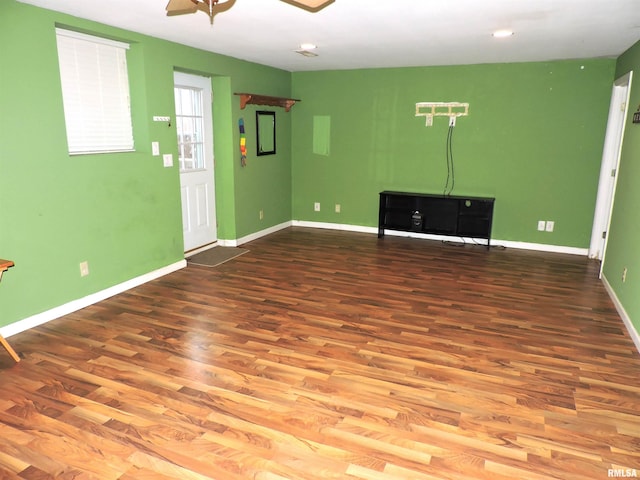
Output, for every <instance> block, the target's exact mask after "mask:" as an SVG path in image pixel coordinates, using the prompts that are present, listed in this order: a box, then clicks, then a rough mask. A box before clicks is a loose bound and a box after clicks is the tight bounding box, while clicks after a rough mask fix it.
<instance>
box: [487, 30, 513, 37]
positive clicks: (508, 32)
mask: <svg viewBox="0 0 640 480" xmlns="http://www.w3.org/2000/svg"><path fill="white" fill-rule="evenodd" d="M491 35H493V36H494V37H496V38H506V37H510V36H512V35H513V30H496V31H495V32H493V33H492V34H491Z"/></svg>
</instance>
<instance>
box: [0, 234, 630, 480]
mask: <svg viewBox="0 0 640 480" xmlns="http://www.w3.org/2000/svg"><path fill="white" fill-rule="evenodd" d="M245 246H246V247H247V248H248V249H249V250H250V252H249V253H247V254H245V255H242V256H241V257H238V258H236V259H234V260H232V261H230V262H228V263H225V264H223V265H221V266H219V267H216V268H207V267H201V266H189V267H187V268H186V269H183V270H181V271H179V272H176V273H172V274H170V275H167V276H165V277H163V278H161V279H158V280H156V281H153V282H150V283H148V284H145V285H143V286H140V287H138V288H135V289H133V290H130V291H129V292H126V293H124V294H120V295H117V296H116V297H113V298H111V299H109V300H106V301H103V302H101V303H99V304H97V305H94V306H91V307H89V308H86V309H84V310H82V311H79V312H76V313H74V314H71V315H68V316H66V317H64V318H61V319H58V320H55V321H52V322H49V323H48V324H46V325H43V326H40V327H37V328H34V329H32V330H30V331H28V332H23V333H21V334H18V335H14V336H13V337H11V339H10V341H11V343H12V345H13V346H14V347H15V348H16V350H18V351H19V352H21V354H22V355H23V358H24V359H23V361H22V362H20V363H19V364H15V365H13V364H12V361H11V359H10V358H9V357H8V356H7V355H1V356H0V472H1V475H0V478H7V479H18V478H19V479H48V478H56V479H122V480H133V479H135V480H145V479H164V480H166V479H181V480H185V479H187V480H189V479H221V480H226V479H230V480H235V479H247V478H253V479H261V480H278V479H319V478H335V479H359V480H365V479H366V480H378V479H405V478H406V479H491V480H496V479H497V480H500V479H534V480H541V479H562V480H573V479H575V480H578V479H579V480H584V479H603V478H607V477H608V476H609V475H610V474H611V472H609V470H610V469H616V470H615V471H614V472H613V474H620V473H621V472H622V473H629V474H631V473H633V472H634V471H633V470H631V469H636V471H640V375H639V372H640V354H638V352H637V350H636V349H635V347H634V344H633V342H632V341H631V339H630V337H629V335H628V333H627V332H626V330H625V327H624V324H623V323H622V321H621V320H620V318H619V317H618V315H617V314H616V311H615V309H614V307H613V305H612V303H611V301H610V299H609V298H608V296H607V294H606V292H605V290H604V287H603V286H602V284H601V283H600V281H599V280H598V279H597V269H598V265H597V264H596V263H595V262H593V261H589V260H587V259H586V258H584V257H577V256H569V255H560V254H545V253H539V252H526V251H516V250H500V249H492V250H491V251H487V250H486V249H485V248H484V247H480V246H474V245H467V246H466V247H458V246H453V245H447V244H442V243H440V242H432V241H426V240H411V239H404V238H397V237H395V238H394V237H389V236H387V237H386V238H384V239H383V240H378V239H377V238H376V237H375V236H374V235H368V234H358V233H344V232H334V231H323V230H310V229H302V228H290V229H287V230H283V231H280V232H278V233H275V234H273V235H270V236H268V237H266V238H263V239H260V240H257V241H254V242H252V243H249V244H246V245H245ZM620 469H621V470H620ZM627 469H629V470H628V471H627Z"/></svg>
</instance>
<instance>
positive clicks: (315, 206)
mask: <svg viewBox="0 0 640 480" xmlns="http://www.w3.org/2000/svg"><path fill="white" fill-rule="evenodd" d="M313 211H314V212H319V211H320V202H316V203H314V204H313Z"/></svg>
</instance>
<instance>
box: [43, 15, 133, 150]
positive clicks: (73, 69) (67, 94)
mask: <svg viewBox="0 0 640 480" xmlns="http://www.w3.org/2000/svg"><path fill="white" fill-rule="evenodd" d="M56 40H57V46H58V60H59V66H60V81H61V84H62V98H63V103H64V116H65V122H66V127H67V143H68V148H69V154H71V155H80V154H90V153H107V152H127V151H134V142H133V127H132V122H131V104H130V97H129V77H128V73H127V56H126V52H127V50H128V49H129V45H128V44H126V43H123V42H118V41H115V40H109V39H106V38H102V37H96V36H93V35H86V34H84V33H80V32H75V31H72V30H66V29H62V28H56Z"/></svg>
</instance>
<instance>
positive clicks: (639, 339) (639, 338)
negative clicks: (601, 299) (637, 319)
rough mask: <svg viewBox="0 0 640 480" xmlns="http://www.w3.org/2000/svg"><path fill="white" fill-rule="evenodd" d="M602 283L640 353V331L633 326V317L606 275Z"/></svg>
mask: <svg viewBox="0 0 640 480" xmlns="http://www.w3.org/2000/svg"><path fill="white" fill-rule="evenodd" d="M602 283H603V285H604V288H605V289H606V290H607V293H608V294H609V297H610V298H611V301H612V302H613V304H614V305H615V307H616V310H617V311H618V315H620V318H622V321H623V322H624V325H625V326H626V327H627V331H628V332H629V335H630V336H631V340H633V343H634V344H635V346H636V350H638V353H640V333H638V330H636V329H635V327H634V326H633V323H631V318H630V317H629V314H628V313H627V311H626V310H625V309H624V307H623V306H622V303H621V302H620V299H618V296H617V295H616V292H615V291H614V290H613V288H612V287H611V284H610V283H609V281H608V280H607V277H605V276H604V275H603V276H602Z"/></svg>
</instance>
